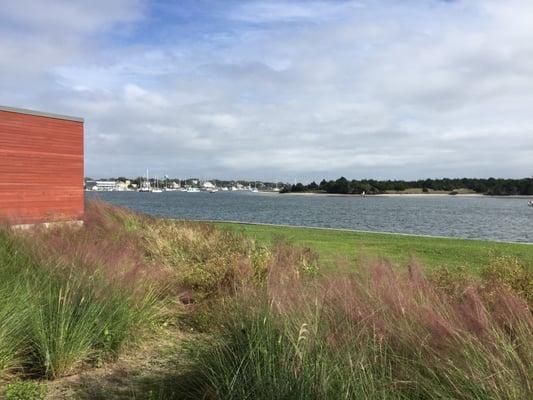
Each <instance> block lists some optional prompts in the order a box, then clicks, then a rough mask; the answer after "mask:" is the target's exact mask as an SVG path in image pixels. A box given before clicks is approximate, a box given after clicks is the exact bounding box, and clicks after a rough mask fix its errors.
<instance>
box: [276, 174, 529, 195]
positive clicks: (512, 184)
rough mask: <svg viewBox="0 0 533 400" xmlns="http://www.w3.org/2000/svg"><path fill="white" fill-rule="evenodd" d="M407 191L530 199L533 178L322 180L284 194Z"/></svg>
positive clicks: (288, 188) (299, 185)
mask: <svg viewBox="0 0 533 400" xmlns="http://www.w3.org/2000/svg"><path fill="white" fill-rule="evenodd" d="M406 189H421V190H422V191H423V192H430V191H435V190H438V191H447V192H450V193H452V194H453V193H455V191H456V190H459V189H469V190H472V191H473V192H475V193H480V194H487V195H494V196H508V195H533V178H523V179H499V178H486V179H481V178H459V179H450V178H443V179H421V180H416V181H404V180H386V181H380V180H374V179H362V180H355V179H352V180H348V179H346V178H345V177H340V178H339V179H336V180H329V181H326V180H325V179H323V180H322V181H321V182H320V183H319V184H317V183H316V182H311V183H310V184H308V185H304V184H302V183H296V184H294V185H286V186H285V187H284V190H283V191H284V192H325V193H338V194H362V193H365V194H380V193H386V192H388V191H404V190H406Z"/></svg>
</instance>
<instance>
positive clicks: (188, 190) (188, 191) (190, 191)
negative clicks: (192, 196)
mask: <svg viewBox="0 0 533 400" xmlns="http://www.w3.org/2000/svg"><path fill="white" fill-rule="evenodd" d="M198 192H200V189H198V188H195V187H190V188H187V193H198Z"/></svg>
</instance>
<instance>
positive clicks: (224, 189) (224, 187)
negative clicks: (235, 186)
mask: <svg viewBox="0 0 533 400" xmlns="http://www.w3.org/2000/svg"><path fill="white" fill-rule="evenodd" d="M220 190H222V191H223V192H227V191H228V190H229V189H228V188H227V187H226V186H223V187H222V188H221V189H220Z"/></svg>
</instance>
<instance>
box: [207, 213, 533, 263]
mask: <svg viewBox="0 0 533 400" xmlns="http://www.w3.org/2000/svg"><path fill="white" fill-rule="evenodd" d="M217 225H218V226H220V227H223V228H227V229H231V230H234V231H238V232H243V233H244V234H246V235H250V236H252V237H254V238H255V239H256V240H258V241H259V242H265V243H268V242H272V241H273V240H276V238H284V239H286V240H288V241H289V242H291V243H295V244H300V245H303V246H308V247H310V248H312V249H314V250H316V251H318V253H319V254H320V257H321V259H322V260H323V261H325V262H326V264H328V263H332V262H333V261H335V260H336V259H337V258H338V257H342V258H345V259H348V260H350V261H354V260H358V259H359V258H360V257H364V256H370V257H376V256H377V257H385V258H387V259H388V260H391V261H393V262H394V263H398V264H404V263H406V262H408V261H409V260H410V259H411V258H413V257H414V258H415V259H416V260H418V261H420V262H422V263H423V264H424V265H425V266H426V267H428V268H435V267H438V266H442V265H447V266H467V267H469V268H471V269H472V270H473V271H475V270H477V269H478V268H479V267H480V266H482V265H483V264H484V263H486V262H487V260H489V258H490V257H491V255H508V256H514V257H517V258H518V259H520V260H521V261H522V262H524V263H525V264H527V265H528V267H530V268H533V245H529V244H518V243H517V244H514V243H513V244H511V243H498V242H491V241H484V240H465V239H448V238H431V237H420V236H409V235H395V234H385V233H366V232H353V231H336V230H329V229H316V228H300V227H281V226H267V225H253V224H238V223H226V222H222V223H217Z"/></svg>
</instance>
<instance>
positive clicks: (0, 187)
mask: <svg viewBox="0 0 533 400" xmlns="http://www.w3.org/2000/svg"><path fill="white" fill-rule="evenodd" d="M83 184H84V182H83V119H81V118H76V117H68V116H64V115H57V114H49V113H44V112H40V111H31V110H24V109H19V108H12V107H2V106H0V221H7V222H8V223H10V224H32V223H40V222H55V221H67V220H80V219H81V218H82V217H83V211H84V196H83Z"/></svg>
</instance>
